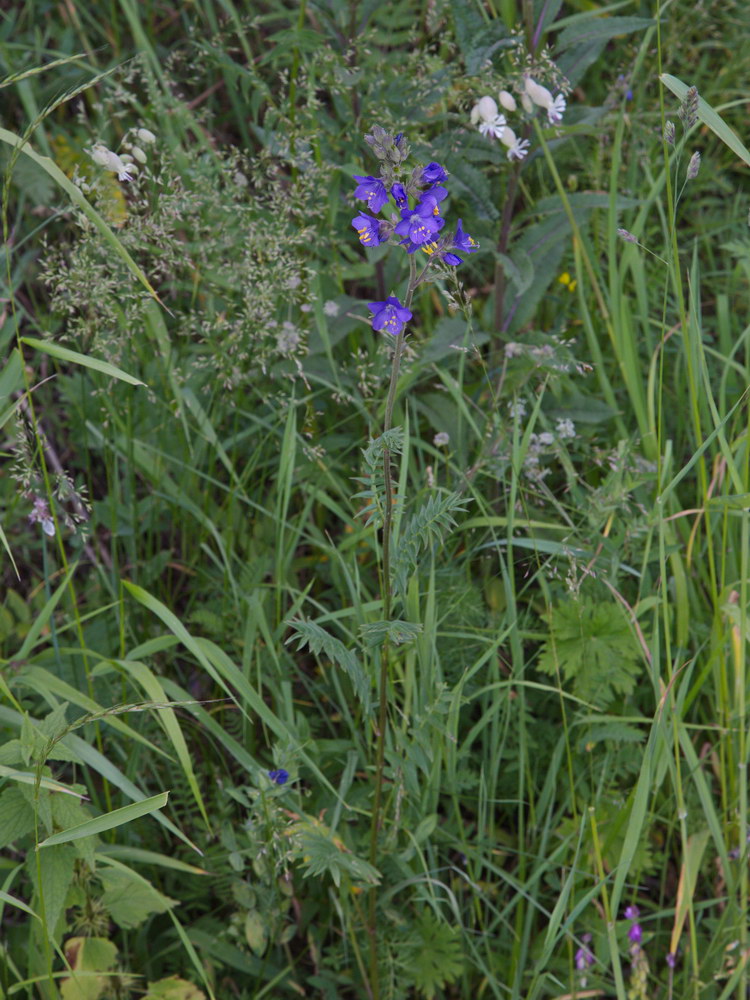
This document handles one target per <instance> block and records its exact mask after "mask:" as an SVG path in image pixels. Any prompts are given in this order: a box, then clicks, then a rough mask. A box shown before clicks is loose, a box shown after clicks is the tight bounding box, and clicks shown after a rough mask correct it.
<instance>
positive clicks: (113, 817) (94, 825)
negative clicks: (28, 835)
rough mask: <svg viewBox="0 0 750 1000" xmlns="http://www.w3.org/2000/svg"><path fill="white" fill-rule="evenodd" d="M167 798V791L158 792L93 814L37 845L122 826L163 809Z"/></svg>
mask: <svg viewBox="0 0 750 1000" xmlns="http://www.w3.org/2000/svg"><path fill="white" fill-rule="evenodd" d="M168 798H169V792H160V793H159V794H158V795H152V796H151V798H148V799H144V800H143V801H142V802H133V803H131V804H130V805H129V806H123V807H122V809H114V810H113V811H112V812H109V813H105V814H104V815H103V816H95V817H94V819H90V820H87V821H86V822H85V823H79V824H78V826H74V827H71V828H70V829H69V830H61V831H60V833H53V834H52V836H51V837H47V839H46V840H43V841H42V842H41V844H40V845H39V846H40V847H51V846H52V845H54V844H67V843H68V841H70V840H79V839H80V838H81V837H91V836H93V835H94V834H95V833H103V832H104V831H105V830H113V829H115V827H118V826H123V824H125V823H131V822H132V821H133V820H134V819H138V818H139V817H141V816H147V815H148V814H149V813H152V812H155V811H156V810H157V809H163V808H164V806H165V805H166V804H167V799H168Z"/></svg>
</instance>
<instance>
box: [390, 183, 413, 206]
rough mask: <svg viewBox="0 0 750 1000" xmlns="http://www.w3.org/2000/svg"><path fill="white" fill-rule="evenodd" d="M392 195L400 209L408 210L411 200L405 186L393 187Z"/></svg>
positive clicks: (396, 185)
mask: <svg viewBox="0 0 750 1000" xmlns="http://www.w3.org/2000/svg"><path fill="white" fill-rule="evenodd" d="M391 194H392V195H393V200H394V201H395V202H396V204H397V205H398V207H399V208H408V207H409V199H408V198H407V197H406V188H405V187H404V185H403V184H399V183H398V182H397V183H396V184H393V185H391Z"/></svg>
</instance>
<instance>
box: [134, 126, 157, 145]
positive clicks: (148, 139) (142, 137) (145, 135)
mask: <svg viewBox="0 0 750 1000" xmlns="http://www.w3.org/2000/svg"><path fill="white" fill-rule="evenodd" d="M135 134H136V136H137V138H138V142H142V143H144V145H146V146H150V145H151V143H152V142H156V136H155V135H154V133H153V132H150V131H149V130H148V129H147V128H137V129H136V130H135Z"/></svg>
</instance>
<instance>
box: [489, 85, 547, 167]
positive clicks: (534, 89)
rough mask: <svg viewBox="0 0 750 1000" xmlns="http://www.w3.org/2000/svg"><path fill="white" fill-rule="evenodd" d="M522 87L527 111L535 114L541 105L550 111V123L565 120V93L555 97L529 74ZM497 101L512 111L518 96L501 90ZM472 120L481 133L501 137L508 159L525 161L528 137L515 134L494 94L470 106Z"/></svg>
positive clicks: (523, 103)
mask: <svg viewBox="0 0 750 1000" xmlns="http://www.w3.org/2000/svg"><path fill="white" fill-rule="evenodd" d="M523 86H524V89H523V92H522V93H521V97H520V100H521V104H522V106H523V109H524V111H525V112H526V113H527V114H533V112H534V110H535V108H536V107H540V108H544V110H545V111H546V112H547V120H548V121H549V123H550V124H551V125H557V124H559V123H560V122H561V121H562V116H563V112H564V111H565V106H566V105H565V98H564V97H563V95H562V94H558V95H557V96H556V97H553V96H552V94H551V93H550V92H549V91H548V90H547V88H546V87H543V86H542V85H541V84H539V83H537V82H536V81H535V80H532V79H531V77H530V76H524V78H523ZM498 100H499V101H500V105H501V107H502V108H503V109H504V110H505V111H507V112H509V113H512V112H514V111H515V110H516V107H517V105H516V99H515V97H514V96H513V95H512V94H511V93H509V92H508V91H507V90H501V91H500V93H499V94H498ZM471 123H472V125H476V126H478V128H479V131H480V132H481V133H482V135H487V136H489V137H490V138H491V139H499V140H500V142H501V143H502V144H503V145H504V146H506V147H507V149H508V159H509V160H523V159H524V157H525V156H526V154H527V153H528V150H529V141H528V139H518V138H517V137H516V134H515V132H514V131H513V129H512V128H511V127H510V125H508V123H507V120H506V118H505V115H504V114H501V113H500V111H499V109H498V106H497V102H496V101H495V99H494V98H493V97H489V96H485V97H482V98H480V99H479V101H477V103H476V104H475V105H474V107H473V108H472V109H471Z"/></svg>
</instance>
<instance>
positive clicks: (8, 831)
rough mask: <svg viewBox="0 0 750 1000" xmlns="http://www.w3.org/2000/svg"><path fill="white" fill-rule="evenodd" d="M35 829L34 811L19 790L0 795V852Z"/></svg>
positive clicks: (9, 790)
mask: <svg viewBox="0 0 750 1000" xmlns="http://www.w3.org/2000/svg"><path fill="white" fill-rule="evenodd" d="M33 829H34V810H33V809H32V807H31V805H30V804H29V803H28V802H27V801H26V797H25V796H24V795H22V794H21V791H20V789H18V788H6V789H5V790H4V791H3V792H2V793H0V850H3V849H5V848H6V847H8V846H9V845H10V844H13V843H15V841H17V840H20V839H21V837H25V836H26V834H28V833H31V832H32V831H33Z"/></svg>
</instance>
